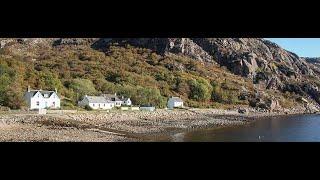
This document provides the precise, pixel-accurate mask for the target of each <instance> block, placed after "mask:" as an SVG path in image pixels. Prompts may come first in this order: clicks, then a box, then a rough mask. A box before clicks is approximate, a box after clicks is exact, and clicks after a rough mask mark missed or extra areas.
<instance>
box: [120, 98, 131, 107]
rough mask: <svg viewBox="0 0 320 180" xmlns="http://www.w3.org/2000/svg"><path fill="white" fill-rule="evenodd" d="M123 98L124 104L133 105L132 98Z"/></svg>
mask: <svg viewBox="0 0 320 180" xmlns="http://www.w3.org/2000/svg"><path fill="white" fill-rule="evenodd" d="M121 100H122V105H126V106H131V105H132V102H131V99H130V98H123V97H122V98H121Z"/></svg>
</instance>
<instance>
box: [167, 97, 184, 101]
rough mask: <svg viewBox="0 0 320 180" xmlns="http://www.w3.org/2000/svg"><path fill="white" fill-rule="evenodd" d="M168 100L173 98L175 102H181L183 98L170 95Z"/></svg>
mask: <svg viewBox="0 0 320 180" xmlns="http://www.w3.org/2000/svg"><path fill="white" fill-rule="evenodd" d="M170 100H173V101H175V102H183V100H182V99H181V98H179V97H171V98H170Z"/></svg>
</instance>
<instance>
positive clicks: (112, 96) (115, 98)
mask: <svg viewBox="0 0 320 180" xmlns="http://www.w3.org/2000/svg"><path fill="white" fill-rule="evenodd" d="M102 96H103V97H105V98H106V99H107V100H109V101H121V99H120V98H119V97H118V96H117V95H115V94H103V95H102Z"/></svg>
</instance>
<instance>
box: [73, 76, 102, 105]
mask: <svg viewBox="0 0 320 180" xmlns="http://www.w3.org/2000/svg"><path fill="white" fill-rule="evenodd" d="M69 88H70V89H72V90H73V91H74V92H75V93H76V96H77V97H76V100H80V99H81V98H82V97H83V96H84V95H86V94H87V95H95V94H96V93H97V91H96V89H95V85H94V84H93V83H92V81H91V80H89V79H74V80H72V81H71V83H70V84H69Z"/></svg>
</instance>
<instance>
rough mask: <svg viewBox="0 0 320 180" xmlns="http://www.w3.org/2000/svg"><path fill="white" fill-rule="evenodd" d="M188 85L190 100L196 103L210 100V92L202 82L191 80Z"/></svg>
mask: <svg viewBox="0 0 320 180" xmlns="http://www.w3.org/2000/svg"><path fill="white" fill-rule="evenodd" d="M188 84H189V86H190V95H189V97H190V98H191V99H194V100H197V101H205V100H208V99H209V98H210V90H209V88H208V87H207V86H206V85H205V84H204V83H203V82H199V81H197V80H194V79H193V80H190V81H189V83H188Z"/></svg>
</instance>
